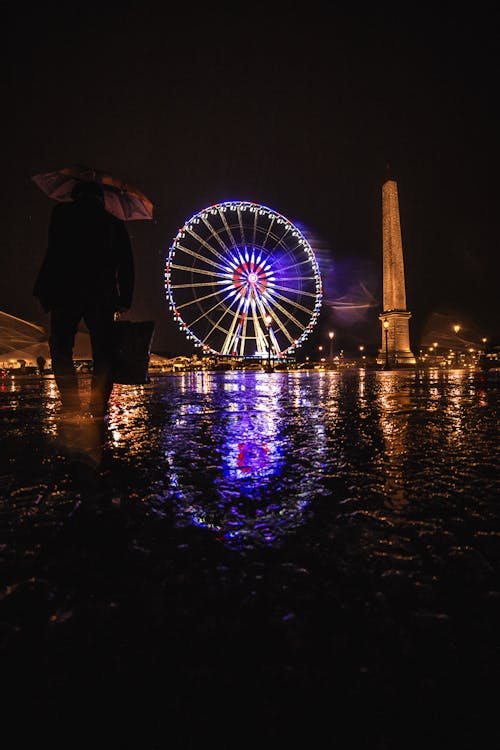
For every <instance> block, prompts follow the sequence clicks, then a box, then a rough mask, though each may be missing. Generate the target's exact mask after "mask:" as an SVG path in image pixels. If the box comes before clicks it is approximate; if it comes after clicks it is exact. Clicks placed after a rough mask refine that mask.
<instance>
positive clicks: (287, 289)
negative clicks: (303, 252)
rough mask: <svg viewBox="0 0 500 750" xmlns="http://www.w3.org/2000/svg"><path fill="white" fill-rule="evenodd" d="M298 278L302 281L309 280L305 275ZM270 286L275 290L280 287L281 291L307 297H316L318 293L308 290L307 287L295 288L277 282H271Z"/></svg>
mask: <svg viewBox="0 0 500 750" xmlns="http://www.w3.org/2000/svg"><path fill="white" fill-rule="evenodd" d="M297 279H298V280H299V281H302V280H306V281H307V278H306V277H305V276H303V277H301V276H298V277H297ZM294 280H295V279H294ZM268 286H269V288H270V289H272V290H273V291H274V290H276V289H279V291H280V292H289V293H290V294H295V295H304V296H305V297H312V298H313V299H314V298H315V297H316V295H315V294H314V293H313V292H308V291H307V290H306V289H293V287H289V286H282V285H281V284H275V283H270V284H269V285H268Z"/></svg>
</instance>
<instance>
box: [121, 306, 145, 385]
mask: <svg viewBox="0 0 500 750" xmlns="http://www.w3.org/2000/svg"><path fill="white" fill-rule="evenodd" d="M154 327H155V324H154V322H153V321H152V320H145V321H141V322H132V321H131V320H116V321H115V322H114V336H113V383H118V384H121V385H142V384H144V383H147V382H148V369H149V357H150V354H151V342H152V340H153V332H154Z"/></svg>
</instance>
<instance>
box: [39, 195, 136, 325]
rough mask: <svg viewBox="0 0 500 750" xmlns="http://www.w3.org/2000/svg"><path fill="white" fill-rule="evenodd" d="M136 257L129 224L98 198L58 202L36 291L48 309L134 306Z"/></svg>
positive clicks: (52, 218)
mask: <svg viewBox="0 0 500 750" xmlns="http://www.w3.org/2000/svg"><path fill="white" fill-rule="evenodd" d="M133 287H134V261H133V255H132V248H131V243H130V238H129V235H128V232H127V229H126V227H125V225H124V223H123V222H122V221H120V220H119V219H117V218H115V217H114V216H112V215H111V214H110V213H108V212H107V211H106V210H105V209H104V206H103V205H102V203H101V202H100V201H99V200H97V199H93V198H91V199H85V200H78V201H75V202H73V203H59V204H57V205H56V206H54V209H53V211H52V216H51V220H50V226H49V233H48V247H47V253H46V255H45V259H44V261H43V263H42V266H41V268H40V271H39V273H38V276H37V279H36V281H35V285H34V289H33V294H34V296H35V297H37V298H38V299H39V301H40V304H41V305H42V307H43V309H44V310H45V312H49V311H51V310H53V309H55V308H57V307H62V306H67V305H70V306H74V305H79V306H82V307H84V306H85V305H87V304H92V305H97V306H103V307H109V308H112V309H113V310H118V309H120V308H127V309H128V308H129V307H130V306H131V304H132V294H133Z"/></svg>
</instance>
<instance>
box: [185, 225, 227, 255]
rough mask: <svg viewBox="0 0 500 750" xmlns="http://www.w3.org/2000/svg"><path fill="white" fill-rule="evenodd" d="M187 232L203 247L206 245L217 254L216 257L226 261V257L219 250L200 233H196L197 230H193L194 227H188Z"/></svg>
mask: <svg viewBox="0 0 500 750" xmlns="http://www.w3.org/2000/svg"><path fill="white" fill-rule="evenodd" d="M186 232H187V233H188V234H190V235H191V237H192V238H193V239H195V240H196V241H197V242H199V243H200V245H202V246H203V247H206V248H207V250H208V251H209V252H211V253H213V254H214V255H215V257H216V258H219V260H221V261H224V260H225V258H224V256H223V255H222V253H220V252H219V251H218V250H216V249H215V247H213V246H212V245H211V244H210V243H209V242H207V241H206V240H204V239H203V237H200V235H199V234H196V232H193V230H192V229H189V227H187V229H186Z"/></svg>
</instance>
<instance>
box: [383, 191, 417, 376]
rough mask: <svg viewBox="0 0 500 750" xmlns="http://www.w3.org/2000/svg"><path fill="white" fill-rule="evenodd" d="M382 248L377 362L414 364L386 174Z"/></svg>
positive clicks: (394, 201) (393, 197)
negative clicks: (380, 341)
mask: <svg viewBox="0 0 500 750" xmlns="http://www.w3.org/2000/svg"><path fill="white" fill-rule="evenodd" d="M382 252H383V291H384V294H383V297H384V298H383V312H382V313H381V315H379V318H380V321H381V326H382V345H381V347H380V351H379V355H378V357H377V363H378V364H381V365H384V366H385V367H386V368H392V367H398V366H404V365H414V364H415V357H414V356H413V354H412V351H411V349H410V332H409V323H408V321H409V319H410V318H411V313H410V312H408V311H407V309H406V288H405V268H404V260H403V242H402V239H401V224H400V220H399V199H398V185H397V182H396V181H395V180H392V179H390V178H389V179H387V180H386V181H385V182H384V184H383V185H382Z"/></svg>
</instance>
